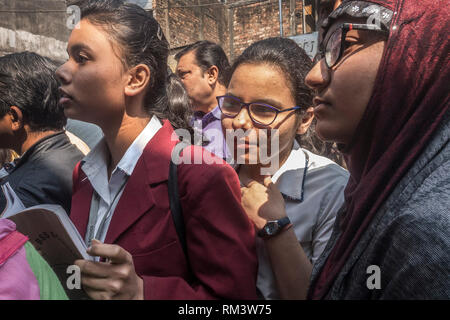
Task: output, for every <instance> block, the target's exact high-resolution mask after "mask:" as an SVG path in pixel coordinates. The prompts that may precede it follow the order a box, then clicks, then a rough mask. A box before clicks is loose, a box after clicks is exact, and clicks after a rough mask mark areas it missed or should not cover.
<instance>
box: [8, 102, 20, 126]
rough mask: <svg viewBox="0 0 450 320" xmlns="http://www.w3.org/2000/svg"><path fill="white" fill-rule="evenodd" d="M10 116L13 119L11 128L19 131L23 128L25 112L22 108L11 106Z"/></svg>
mask: <svg viewBox="0 0 450 320" xmlns="http://www.w3.org/2000/svg"><path fill="white" fill-rule="evenodd" d="M8 116H9V117H10V119H11V121H10V123H11V130H12V131H17V130H20V129H22V128H23V126H24V122H23V120H24V119H23V112H22V110H20V108H19V107H16V106H11V107H10V108H9V112H8Z"/></svg>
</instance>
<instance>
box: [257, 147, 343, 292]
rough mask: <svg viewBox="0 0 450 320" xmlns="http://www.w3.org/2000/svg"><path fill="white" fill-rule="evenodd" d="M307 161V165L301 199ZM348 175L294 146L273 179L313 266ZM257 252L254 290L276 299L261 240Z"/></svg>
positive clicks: (340, 198) (269, 267)
mask: <svg viewBox="0 0 450 320" xmlns="http://www.w3.org/2000/svg"><path fill="white" fill-rule="evenodd" d="M306 158H308V166H307V171H306V178H305V181H304V190H303V201H300V200H301V195H302V189H303V188H302V186H303V175H304V169H305V163H306ZM348 177H349V174H348V172H347V171H346V170H345V169H343V168H342V167H340V166H339V165H337V164H336V163H334V162H333V161H331V160H329V159H328V158H325V157H321V156H318V155H316V154H314V153H312V152H310V151H308V150H305V149H302V148H300V146H299V144H298V143H297V142H295V143H294V146H293V148H292V151H291V153H290V155H289V157H288V159H287V160H286V162H285V163H284V164H283V165H282V166H281V167H280V168H279V169H278V171H277V172H276V173H275V174H274V175H273V176H272V181H273V182H274V183H275V185H276V186H277V187H278V189H279V190H280V192H281V194H282V195H283V198H284V201H285V206H286V213H287V215H288V217H289V219H290V220H291V222H292V224H293V228H294V232H295V235H296V236H297V239H298V241H299V242H300V244H301V246H302V248H303V249H304V251H305V254H306V256H307V257H308V258H309V259H310V261H311V263H314V262H315V261H316V260H317V259H318V258H319V256H320V254H321V253H322V251H323V250H324V249H325V245H326V244H327V242H328V239H329V238H330V236H331V232H332V227H333V224H334V219H335V216H336V213H337V212H338V210H339V209H340V208H341V206H342V204H343V203H344V192H343V191H344V188H345V186H346V184H347V180H348ZM256 247H257V251H258V260H259V261H258V262H259V267H258V279H257V287H258V290H259V291H260V292H261V294H262V295H263V296H264V298H265V299H279V294H278V290H277V288H276V283H275V278H274V276H273V273H272V268H271V266H270V261H269V257H268V254H267V251H266V248H265V245H264V240H262V239H261V238H258V239H257V241H256Z"/></svg>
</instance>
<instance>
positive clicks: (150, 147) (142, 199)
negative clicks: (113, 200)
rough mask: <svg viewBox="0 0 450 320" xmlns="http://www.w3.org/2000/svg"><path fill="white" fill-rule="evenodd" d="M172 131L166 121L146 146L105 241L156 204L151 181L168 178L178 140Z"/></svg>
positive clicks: (114, 239) (118, 205)
mask: <svg viewBox="0 0 450 320" xmlns="http://www.w3.org/2000/svg"><path fill="white" fill-rule="evenodd" d="M172 133H173V129H172V126H171V125H170V123H169V122H168V121H165V122H164V125H163V127H162V128H161V129H159V131H158V132H157V133H156V134H155V136H154V137H153V138H152V139H151V140H150V141H149V143H148V144H147V146H146V147H145V149H144V152H143V153H142V156H141V158H140V159H139V161H138V162H137V164H136V167H135V168H134V170H133V173H132V174H131V176H130V178H129V180H128V182H127V185H126V186H125V189H124V191H123V194H122V196H121V197H120V200H119V203H118V204H117V207H116V209H115V210H114V214H113V217H112V219H111V223H110V225H109V229H108V232H107V235H106V239H105V243H114V242H115V241H116V240H117V238H119V236H120V235H121V234H122V233H124V232H125V231H126V230H127V229H128V228H129V227H130V226H132V225H133V224H134V223H135V222H136V221H137V220H139V218H140V217H141V216H142V215H143V214H144V213H146V212H148V211H149V210H150V209H151V208H152V207H153V206H154V205H155V199H154V198H153V195H152V192H151V185H152V184H155V183H160V182H163V181H167V179H168V176H169V163H170V156H171V151H172V148H173V146H174V145H175V144H176V143H177V141H176V140H175V141H171V137H172Z"/></svg>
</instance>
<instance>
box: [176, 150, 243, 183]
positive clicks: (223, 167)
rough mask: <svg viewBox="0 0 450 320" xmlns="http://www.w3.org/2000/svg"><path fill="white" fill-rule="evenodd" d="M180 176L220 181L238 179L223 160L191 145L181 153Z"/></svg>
mask: <svg viewBox="0 0 450 320" xmlns="http://www.w3.org/2000/svg"><path fill="white" fill-rule="evenodd" d="M181 160H182V162H181V163H180V164H179V166H178V167H179V172H180V175H186V176H196V177H197V178H200V177H202V178H209V179H213V180H219V179H222V178H223V177H228V176H230V175H231V176H233V177H236V178H237V174H236V172H235V170H234V169H233V168H232V167H231V166H230V165H229V164H228V163H227V162H226V161H224V160H223V159H221V158H219V157H218V156H216V155H214V154H213V153H211V152H210V151H208V150H206V149H205V148H203V147H200V146H195V145H190V146H188V147H186V148H184V149H183V152H182V153H181Z"/></svg>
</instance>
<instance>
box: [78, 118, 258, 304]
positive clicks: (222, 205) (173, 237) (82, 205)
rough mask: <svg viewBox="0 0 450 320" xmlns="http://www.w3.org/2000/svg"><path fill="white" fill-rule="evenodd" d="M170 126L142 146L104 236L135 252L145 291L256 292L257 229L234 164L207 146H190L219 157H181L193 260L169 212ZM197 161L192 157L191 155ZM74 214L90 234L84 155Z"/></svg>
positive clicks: (179, 295) (201, 295)
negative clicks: (211, 160) (198, 159)
mask: <svg viewBox="0 0 450 320" xmlns="http://www.w3.org/2000/svg"><path fill="white" fill-rule="evenodd" d="M172 133H173V129H172V126H171V125H170V123H169V122H168V121H165V123H164V125H163V127H162V128H161V129H160V130H159V131H158V132H157V133H156V135H155V136H154V137H153V138H152V139H151V140H150V142H149V143H148V144H147V146H146V147H145V149H144V152H143V154H142V156H141V157H140V158H139V160H138V162H137V164H136V167H135V169H134V171H133V173H132V175H131V176H130V178H129V180H128V183H127V185H126V187H125V189H124V191H123V194H122V196H121V198H120V200H119V203H118V204H117V207H116V209H115V211H114V214H113V217H112V220H111V223H110V225H109V229H108V233H107V235H106V239H105V243H109V244H117V245H119V246H121V247H122V248H124V249H125V250H127V251H128V252H130V253H131V255H132V256H133V261H134V266H135V269H136V273H137V274H138V275H139V276H140V277H141V278H142V279H143V280H144V297H145V299H214V298H225V299H256V297H257V296H256V276H257V258H256V250H255V234H254V228H253V226H252V224H251V223H250V222H249V220H248V218H247V215H246V214H245V211H244V209H243V208H242V206H241V204H240V203H241V191H240V186H239V180H238V177H237V175H236V173H235V171H234V170H233V169H232V168H231V167H230V166H229V165H228V164H226V163H225V162H223V160H221V159H218V158H217V157H214V156H213V155H212V154H211V153H209V152H208V151H206V150H204V149H203V148H201V147H197V146H190V147H187V148H186V149H185V150H184V152H188V151H189V150H190V151H191V154H192V158H191V159H192V160H194V158H193V156H194V154H195V152H200V153H201V154H204V155H205V156H207V157H209V158H213V157H214V158H216V159H217V161H216V162H220V163H219V164H211V165H207V164H204V163H203V164H183V163H182V164H180V165H178V186H179V195H180V201H181V206H182V209H183V216H184V221H185V227H186V242H187V248H188V255H189V263H190V265H191V269H192V272H193V274H194V275H195V279H194V280H193V281H190V283H188V282H187V281H186V279H187V278H188V275H189V273H188V268H187V261H186V258H185V255H184V252H183V249H182V247H181V245H180V242H179V240H178V236H177V233H176V230H175V225H174V223H173V219H172V216H171V213H170V208H169V198H168V189H167V181H168V176H169V163H170V159H171V152H172V149H173V147H174V145H175V144H176V143H177V141H171V135H172ZM192 163H194V161H192ZM73 179H74V180H73V181H74V190H73V196H72V208H71V213H70V218H71V220H72V221H73V222H74V224H75V226H76V227H77V229H78V231H79V232H80V234H81V236H82V237H83V238H84V236H85V233H86V228H87V224H88V218H89V210H90V204H91V199H92V194H93V188H92V185H91V184H90V182H89V179H87V178H86V175H85V174H84V172H83V171H82V170H80V163H79V164H78V165H77V166H76V168H75V170H74V175H73Z"/></svg>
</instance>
